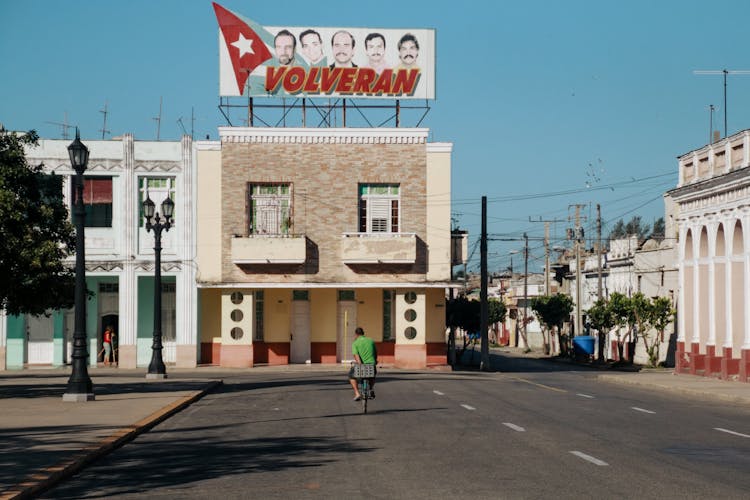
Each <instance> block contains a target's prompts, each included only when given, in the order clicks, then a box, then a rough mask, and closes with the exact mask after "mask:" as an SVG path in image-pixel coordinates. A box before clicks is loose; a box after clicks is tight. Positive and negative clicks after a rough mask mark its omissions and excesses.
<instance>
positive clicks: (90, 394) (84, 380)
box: [63, 128, 94, 402]
mask: <svg viewBox="0 0 750 500" xmlns="http://www.w3.org/2000/svg"><path fill="white" fill-rule="evenodd" d="M68 154H69V155H70V163H71V165H72V166H73V169H75V171H76V176H75V200H74V203H73V215H74V218H75V227H76V288H75V328H74V330H73V354H72V358H73V371H72V373H71V375H70V378H69V379H68V389H67V391H66V392H65V393H64V394H63V401H72V402H86V401H93V400H94V388H93V386H92V384H91V378H90V377H89V372H88V368H87V365H86V363H87V361H88V357H89V355H88V348H87V346H86V266H85V264H86V253H85V247H86V240H85V237H84V225H85V220H86V208H85V207H84V205H83V172H84V171H85V170H86V164H87V163H88V161H89V149H88V148H87V147H86V146H85V145H84V144H83V143H82V142H81V137H80V134H79V132H78V128H76V138H75V140H74V141H73V142H72V143H71V144H70V146H68Z"/></svg>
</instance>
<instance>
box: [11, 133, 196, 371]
mask: <svg viewBox="0 0 750 500" xmlns="http://www.w3.org/2000/svg"><path fill="white" fill-rule="evenodd" d="M83 142H84V144H85V145H86V146H87V147H88V148H89V150H90V156H89V163H88V167H87V170H86V172H85V174H84V181H85V185H84V203H85V205H86V229H85V236H86V283H87V287H88V289H89V291H91V292H93V296H92V297H90V298H89V300H88V302H87V307H86V312H87V314H86V333H87V337H88V340H89V354H90V363H91V364H92V365H94V364H96V363H97V360H99V361H101V357H98V356H97V353H99V352H100V351H101V345H102V332H103V330H104V328H105V327H106V326H107V325H110V324H111V325H113V326H115V329H116V333H117V345H116V347H119V348H118V349H117V354H118V361H119V366H120V367H123V368H135V367H137V366H147V365H148V363H149V361H150V359H151V345H152V333H153V318H154V308H153V306H154V267H153V266H154V249H153V247H154V234H153V233H152V232H147V231H146V228H145V226H144V221H143V216H142V211H141V203H142V202H143V200H145V198H146V196H150V198H151V199H152V200H153V201H154V202H155V203H156V206H157V211H160V205H161V202H162V201H163V200H164V199H165V198H166V197H167V196H170V197H171V198H172V200H173V201H174V202H175V211H174V223H173V226H172V227H171V229H170V230H169V231H165V232H163V233H162V247H163V250H162V333H163V338H164V352H163V354H164V360H165V362H167V363H176V364H177V365H178V366H186V367H190V366H195V365H196V360H197V359H198V354H197V352H198V342H197V340H196V339H197V325H196V324H197V321H196V312H195V311H196V305H195V302H196V291H195V274H196V267H195V263H194V248H195V245H194V238H193V234H194V223H193V212H194V207H193V201H192V200H193V199H194V195H193V181H192V178H193V172H194V164H193V150H192V148H193V146H192V140H191V139H190V137H188V136H184V137H183V138H182V140H181V141H161V142H154V141H136V140H135V139H134V138H133V136H132V135H131V134H126V135H124V136H122V137H120V138H117V139H113V140H85V141H83ZM69 144H70V141H67V140H40V141H39V146H38V147H35V148H29V149H28V150H27V159H28V162H29V163H31V164H38V163H43V164H44V166H45V168H46V170H47V171H54V172H55V173H57V174H58V175H62V176H63V177H64V182H63V189H64V197H65V202H66V204H67V205H68V206H70V205H71V200H72V190H73V183H72V182H71V180H72V179H73V177H74V176H75V171H74V170H73V169H72V167H71V165H70V160H69V157H68V151H67V147H68V145H69ZM74 262H75V257H74V256H71V258H70V265H71V267H73V266H74ZM73 319H74V312H73V310H72V309H71V310H67V311H50V316H49V317H45V316H42V317H32V316H18V317H16V316H5V315H2V316H0V369H5V368H7V369H20V368H23V367H24V366H27V365H52V366H59V365H63V364H65V363H66V362H68V361H69V358H70V354H71V350H72V349H71V347H70V344H71V339H72V334H73V326H74V325H73Z"/></svg>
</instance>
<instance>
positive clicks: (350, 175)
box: [221, 143, 427, 283]
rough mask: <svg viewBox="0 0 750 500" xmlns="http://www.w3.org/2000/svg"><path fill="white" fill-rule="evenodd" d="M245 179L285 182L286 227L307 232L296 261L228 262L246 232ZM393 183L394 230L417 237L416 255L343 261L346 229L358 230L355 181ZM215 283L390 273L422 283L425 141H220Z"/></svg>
mask: <svg viewBox="0 0 750 500" xmlns="http://www.w3.org/2000/svg"><path fill="white" fill-rule="evenodd" d="M249 183H289V184H290V185H291V186H292V190H291V191H292V232H293V233H294V234H303V235H305V236H306V237H307V245H308V251H307V255H308V258H307V260H306V262H305V264H303V265H247V266H238V265H235V264H234V263H233V262H232V259H231V254H230V248H231V238H232V237H234V235H240V236H246V235H247V234H248V207H247V186H248V184H249ZM360 183H397V184H400V193H401V202H400V207H399V210H400V218H401V231H402V232H406V233H415V234H416V235H417V260H416V262H415V263H414V264H410V265H397V264H396V265H394V264H392V265H378V266H347V265H345V264H344V263H343V262H342V256H341V240H342V234H343V233H345V232H357V230H358V217H359V212H358V196H359V194H358V185H359V184H360ZM222 193H223V198H222V214H223V216H222V221H221V224H222V232H221V233H222V239H223V241H222V248H223V251H222V281H224V282H234V283H241V282H248V281H252V282H254V283H267V282H277V283H278V282H285V281H289V282H295V283H299V282H344V283H356V282H365V281H366V282H378V281H382V282H388V281H393V280H394V277H395V276H396V275H397V276H398V277H399V279H400V280H404V281H412V280H413V281H421V280H424V277H425V276H424V275H425V273H426V271H427V251H426V246H425V243H424V241H425V239H426V204H425V195H426V146H425V144H424V143H418V144H293V143H292V144H287V143H281V144H273V143H224V144H223V145H222Z"/></svg>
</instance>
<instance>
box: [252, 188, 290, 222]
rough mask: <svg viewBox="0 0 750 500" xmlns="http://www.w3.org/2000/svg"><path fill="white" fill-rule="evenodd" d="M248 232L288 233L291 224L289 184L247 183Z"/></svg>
mask: <svg viewBox="0 0 750 500" xmlns="http://www.w3.org/2000/svg"><path fill="white" fill-rule="evenodd" d="M247 192H248V203H247V206H248V208H249V214H248V221H249V224H248V233H250V234H269V235H288V234H289V233H290V231H291V226H292V197H291V189H290V185H289V184H250V185H248V189H247Z"/></svg>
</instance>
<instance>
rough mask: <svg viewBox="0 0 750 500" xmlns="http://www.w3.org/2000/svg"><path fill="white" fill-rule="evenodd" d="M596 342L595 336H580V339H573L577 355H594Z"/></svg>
mask: <svg viewBox="0 0 750 500" xmlns="http://www.w3.org/2000/svg"><path fill="white" fill-rule="evenodd" d="M595 340H596V337H594V336H593V335H579V336H578V337H573V349H575V352H576V354H584V355H587V356H591V355H593V354H594V341H595Z"/></svg>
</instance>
